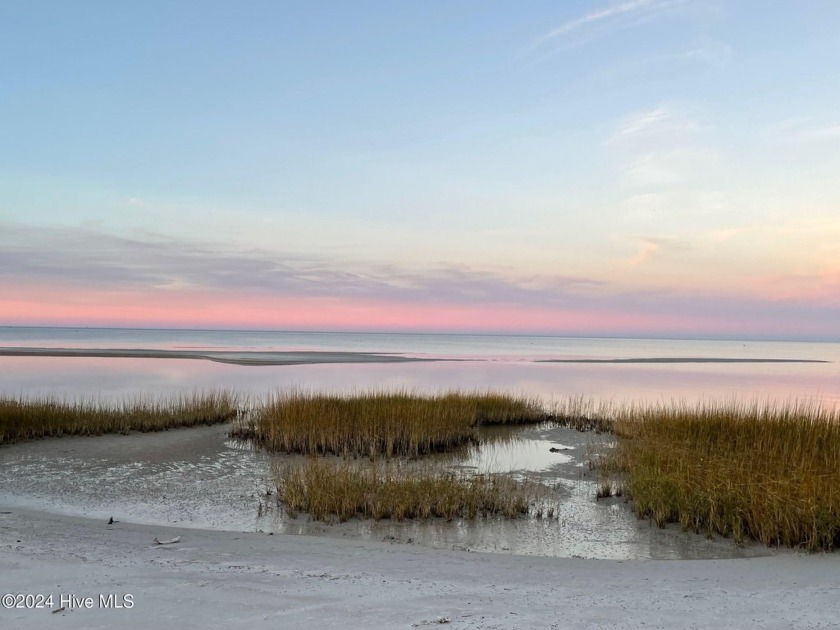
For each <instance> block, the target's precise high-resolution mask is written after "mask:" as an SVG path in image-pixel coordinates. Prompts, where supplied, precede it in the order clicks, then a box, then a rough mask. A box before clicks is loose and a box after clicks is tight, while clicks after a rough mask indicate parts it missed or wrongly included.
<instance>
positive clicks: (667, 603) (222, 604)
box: [0, 507, 840, 630]
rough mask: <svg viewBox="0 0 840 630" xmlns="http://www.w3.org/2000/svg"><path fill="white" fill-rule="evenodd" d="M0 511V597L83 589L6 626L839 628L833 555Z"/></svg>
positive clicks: (10, 618) (839, 566)
mask: <svg viewBox="0 0 840 630" xmlns="http://www.w3.org/2000/svg"><path fill="white" fill-rule="evenodd" d="M0 512H4V513H2V514H0V594H3V593H7V592H11V593H31V594H38V593H41V594H45V595H46V594H52V595H53V597H54V601H55V606H54V607H58V605H59V602H58V600H59V597H60V596H61V595H74V596H76V597H77V598H83V597H93V598H94V608H93V609H89V610H88V609H83V608H76V609H74V610H65V611H64V612H61V613H57V614H53V613H51V612H50V611H49V610H46V609H35V610H7V609H2V608H0V627H2V628H3V629H6V628H9V629H12V628H27V629H30V628H31V629H35V628H120V629H121V630H128V629H132V628H160V629H161V630H163V629H164V628H215V627H220V628H239V627H242V628H262V627H272V628H410V627H412V626H414V625H417V624H422V625H435V621H436V620H437V619H439V618H443V617H447V618H449V620H450V623H449V625H448V626H446V627H451V628H641V627H644V628H785V629H787V628H837V627H840V597H838V595H840V555H838V554H828V555H822V554H820V555H804V554H794V553H789V552H784V553H779V554H777V555H775V556H771V557H764V558H752V559H746V560H691V561H686V560H668V561H642V560H634V561H623V562H622V561H607V560H579V559H564V558H541V557H529V556H528V557H526V556H515V555H495V554H480V553H467V552H458V551H444V550H436V549H428V548H422V547H415V546H413V545H398V544H388V543H375V542H357V541H352V540H336V539H329V538H315V537H307V536H294V535H282V534H278V535H274V536H269V535H266V534H259V533H257V534H254V533H238V532H223V531H207V530H197V529H181V530H179V529H175V528H168V527H156V526H150V525H136V524H130V523H122V522H121V523H116V524H114V525H110V526H109V525H106V524H105V522H103V521H92V520H88V519H84V518H77V517H68V516H60V515H53V514H47V513H41V512H31V511H25V510H21V509H19V508H2V507H0ZM5 512H8V513H5ZM175 536H181V542H180V543H178V544H175V545H169V546H157V545H154V544H153V542H152V539H153V538H154V537H158V538H159V539H161V540H164V539H170V538H173V537H175ZM101 593H104V594H109V593H114V594H116V595H117V596H118V599H120V600H121V599H122V596H123V595H125V594H131V595H133V602H134V605H133V608H131V609H100V608H99V607H98V597H99V594H101Z"/></svg>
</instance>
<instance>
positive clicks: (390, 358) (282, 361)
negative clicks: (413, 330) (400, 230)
mask: <svg viewBox="0 0 840 630" xmlns="http://www.w3.org/2000/svg"><path fill="white" fill-rule="evenodd" d="M0 356H9V357H83V358H121V359H122V358H126V359H203V360H206V361H215V362H217V363H230V364H234V365H311V364H319V363H406V362H417V361H434V360H437V359H427V358H420V357H407V356H403V355H399V354H388V353H374V352H335V351H329V352H320V351H260V352H253V351H239V350H161V349H144V348H25V347H20V348H17V347H9V348H0Z"/></svg>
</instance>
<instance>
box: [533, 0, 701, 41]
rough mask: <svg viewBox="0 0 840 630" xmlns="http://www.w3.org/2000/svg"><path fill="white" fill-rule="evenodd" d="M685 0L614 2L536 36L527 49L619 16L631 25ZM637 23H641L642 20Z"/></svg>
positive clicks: (616, 18)
mask: <svg viewBox="0 0 840 630" xmlns="http://www.w3.org/2000/svg"><path fill="white" fill-rule="evenodd" d="M686 2H687V0H628V1H627V2H622V3H620V4H615V5H613V6H610V7H606V8H604V9H599V10H597V11H591V12H589V13H586V14H584V15H581V16H579V17H576V18H574V19H572V20H569V21H568V22H565V23H564V24H561V25H560V26H558V27H556V28H554V29H552V30H550V31H549V32H547V33H545V34H544V35H541V36H540V37H537V38H536V39H534V40H533V41H532V42H531V44H530V46H529V47H528V49H529V50H535V49H538V48H541V47H543V46H545V45H547V44H548V43H550V42H553V41H557V40H560V39H564V38H566V37H567V36H570V35H572V34H579V33H580V32H581V31H587V30H590V29H594V28H597V27H600V26H603V25H604V24H605V23H609V22H612V21H619V20H620V19H621V18H625V19H629V20H631V22H630V25H633V24H635V23H636V22H635V21H636V20H638V18H639V17H640V15H643V16H644V17H645V18H649V17H651V16H653V15H656V14H658V13H661V12H663V11H665V10H667V9H670V8H672V7H674V6H677V5H681V4H685V3H686ZM639 23H643V21H642V22H639ZM619 25H624V26H627V24H622V23H619V24H617V26H619Z"/></svg>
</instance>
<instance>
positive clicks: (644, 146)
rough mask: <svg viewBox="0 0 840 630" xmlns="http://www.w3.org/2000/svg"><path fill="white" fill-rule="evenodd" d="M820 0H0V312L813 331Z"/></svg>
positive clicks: (824, 206) (829, 327)
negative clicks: (584, 0)
mask: <svg viewBox="0 0 840 630" xmlns="http://www.w3.org/2000/svg"><path fill="white" fill-rule="evenodd" d="M839 23H840V2H836V1H833V0H825V1H817V0H803V1H802V2H766V1H752V0H740V1H735V0H733V1H724V0H603V1H602V0H597V1H594V0H593V1H589V2H583V1H572V0H569V1H564V2H556V1H542V0H529V2H512V1H505V2H502V1H497V0H481V1H479V0H429V1H427V2H393V1H392V0H389V1H378V0H359V1H357V2H345V1H316V0H312V1H306V2H291V1H289V2H280V1H259V0H254V1H249V2H235V1H233V0H230V1H225V2H221V1H214V0H201V1H191V2H183V1H181V2H179V1H177V0H173V1H157V0H144V1H143V2H133V3H129V2H113V0H103V1H94V0H78V1H77V2H65V1H63V0H55V1H45V0H29V1H27V2H6V3H2V4H0V325H59V326H126V327H131V326H141V327H177V328H241V329H262V330H267V329H271V330H338V331H413V332H484V333H500V332H501V333H521V334H534V333H537V334H560V335H585V336H597V335H606V336H653V337H724V338H781V339H827V340H840V41H838V38H837V24H839Z"/></svg>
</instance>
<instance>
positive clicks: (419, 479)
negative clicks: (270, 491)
mask: <svg viewBox="0 0 840 630" xmlns="http://www.w3.org/2000/svg"><path fill="white" fill-rule="evenodd" d="M275 481H276V484H277V501H278V503H282V504H283V505H284V506H285V509H286V511H287V512H288V513H289V515H291V516H295V515H296V514H297V513H298V512H305V513H308V514H309V515H310V516H311V517H312V518H313V519H315V520H319V521H324V522H327V523H329V522H331V521H334V520H338V521H340V522H345V521H347V520H349V519H351V518H372V519H376V520H380V519H393V520H397V521H402V520H404V519H413V518H419V519H426V518H436V517H440V518H446V519H453V518H467V519H474V518H477V517H479V516H505V517H510V518H513V517H516V516H519V515H521V514H526V513H527V512H528V509H529V497H528V496H527V494H526V492H525V490H524V487H523V485H522V484H520V483H517V482H516V481H515V480H513V479H511V478H509V477H506V476H497V475H465V474H462V473H458V472H455V471H452V470H448V469H445V468H443V469H442V468H440V467H434V466H431V465H428V464H427V465H425V466H423V467H417V466H406V465H400V464H397V463H396V462H389V463H385V464H378V463H376V462H373V463H361V462H354V461H349V460H335V459H333V458H314V457H312V458H308V459H307V460H306V461H305V462H303V463H301V464H296V465H287V466H286V467H284V468H279V469H277V470H276V471H275Z"/></svg>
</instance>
